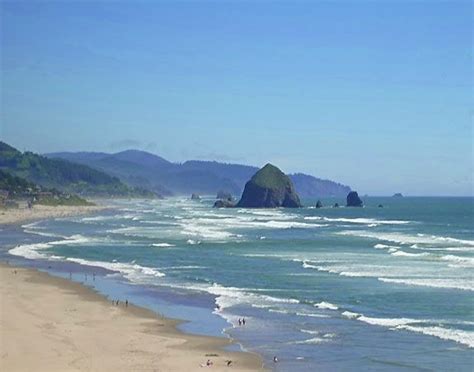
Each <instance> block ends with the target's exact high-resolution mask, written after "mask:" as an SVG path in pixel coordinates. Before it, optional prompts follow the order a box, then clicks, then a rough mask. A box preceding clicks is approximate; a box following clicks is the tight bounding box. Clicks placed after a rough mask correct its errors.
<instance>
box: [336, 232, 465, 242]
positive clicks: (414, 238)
mask: <svg viewBox="0 0 474 372" xmlns="http://www.w3.org/2000/svg"><path fill="white" fill-rule="evenodd" d="M336 234H338V235H348V236H358V237H362V238H372V239H378V240H383V241H389V242H394V243H398V244H408V245H414V244H434V245H440V244H445V243H450V244H459V245H468V246H474V241H473V240H465V239H457V238H451V237H447V236H436V235H426V234H415V235H410V234H403V233H397V232H393V233H390V232H385V233H382V232H373V231H366V230H347V231H340V232H337V233H336Z"/></svg>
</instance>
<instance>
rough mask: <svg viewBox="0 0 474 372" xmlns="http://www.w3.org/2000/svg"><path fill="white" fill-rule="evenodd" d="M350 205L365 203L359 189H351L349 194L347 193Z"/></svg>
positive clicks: (360, 205) (355, 205)
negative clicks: (360, 196) (358, 192)
mask: <svg viewBox="0 0 474 372" xmlns="http://www.w3.org/2000/svg"><path fill="white" fill-rule="evenodd" d="M346 205H347V206H348V207H362V206H363V205H364V203H363V202H362V200H361V199H360V198H359V194H357V191H351V192H350V193H349V194H347V204H346Z"/></svg>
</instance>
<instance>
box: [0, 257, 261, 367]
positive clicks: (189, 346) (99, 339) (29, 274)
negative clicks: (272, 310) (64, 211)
mask: <svg viewBox="0 0 474 372" xmlns="http://www.w3.org/2000/svg"><path fill="white" fill-rule="evenodd" d="M0 278H1V280H0V291H1V292H0V299H1V307H0V311H1V314H0V315H1V316H0V325H1V327H0V329H1V332H0V333H1V337H0V351H1V353H0V354H1V355H0V369H2V370H8V371H26V370H37V371H43V370H48V371H54V370H56V371H81V370H92V371H108V370H124V371H125V370H147V371H190V370H196V369H198V368H201V367H202V368H212V369H213V370H217V371H228V370H234V371H255V370H264V369H263V360H262V358H261V357H260V356H259V355H257V354H253V353H250V352H231V351H225V350H224V348H225V347H226V346H229V345H231V344H233V342H234V341H233V340H232V339H230V338H220V337H210V336H198V335H191V334H186V333H183V332H181V331H179V330H178V329H177V328H176V327H177V325H178V324H180V323H181V321H179V320H175V319H169V318H163V317H161V316H160V315H159V314H156V313H154V312H153V311H151V310H148V309H145V308H142V307H138V306H134V305H133V304H129V306H125V304H124V303H123V302H121V303H120V304H119V305H118V306H117V305H114V304H112V301H111V300H108V299H107V298H106V297H104V296H102V295H101V294H99V293H98V292H96V291H94V290H93V289H91V288H89V287H86V286H84V285H82V284H79V283H75V282H72V281H69V280H67V279H63V278H58V277H54V276H51V275H49V274H48V273H45V272H40V271H38V270H35V269H29V268H21V267H14V266H10V265H8V264H6V263H4V262H0ZM207 360H210V361H211V362H212V363H213V364H212V365H211V366H209V367H208V366H206V362H207ZM228 360H231V361H232V364H231V365H230V366H227V361H228Z"/></svg>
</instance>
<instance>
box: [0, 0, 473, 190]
mask: <svg viewBox="0 0 474 372" xmlns="http://www.w3.org/2000/svg"><path fill="white" fill-rule="evenodd" d="M0 7H1V25H2V26H1V27H2V28H1V32H2V35H1V38H2V39H1V62H2V63H1V68H2V71H1V74H2V91H1V93H2V96H1V103H2V108H1V124H0V125H1V127H0V136H1V138H2V139H3V140H4V141H6V142H8V143H10V144H12V145H14V146H16V147H18V148H19V149H21V150H26V149H27V150H32V151H36V152H50V151H63V150H73V151H78V150H86V151H107V152H109V151H119V150H122V149H126V148H140V149H144V150H147V151H150V152H153V153H157V154H159V155H161V156H163V157H165V158H168V159H169V160H172V161H184V160H186V159H211V160H219V161H226V162H238V163H245V164H252V165H263V164H265V163H266V162H273V163H274V164H276V165H278V166H280V167H281V168H282V169H283V170H284V171H287V172H296V171H301V172H306V173H310V174H314V175H316V176H319V177H323V178H329V179H333V180H336V181H339V182H342V183H346V184H349V185H350V186H352V187H353V188H355V189H357V190H359V192H361V193H362V194H365V193H368V194H379V195H380V194H392V193H394V192H403V193H404V194H407V195H472V194H473V187H472V175H473V162H474V159H473V149H472V143H473V124H472V123H473V121H472V118H473V99H472V98H473V96H472V72H473V71H472V66H473V65H472V47H473V44H472V22H473V18H472V4H471V2H470V1H464V2H460V1H455V0H453V1H446V2H441V1H418V2H413V1H403V0H402V1H379V2H376V1H345V2H343V1H325V2H317V1H312V2H298V1H296V2H295V1H292V2H289V1H288V2H271V1H253V2H252V1H240V2H228V1H221V2H217V1H216V2H201V1H188V2H171V1H170V2H159V1H154V2H152V1H148V2H136V1H134V2H132V1H128V2H116V1H114V2H69V3H67V2H52V1H48V2H38V1H37V2H27V1H22V2H2V3H1V4H0Z"/></svg>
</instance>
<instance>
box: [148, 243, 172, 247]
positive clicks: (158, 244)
mask: <svg viewBox="0 0 474 372" xmlns="http://www.w3.org/2000/svg"><path fill="white" fill-rule="evenodd" d="M152 246H153V247H174V246H175V245H174V244H169V243H153V244H152Z"/></svg>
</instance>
